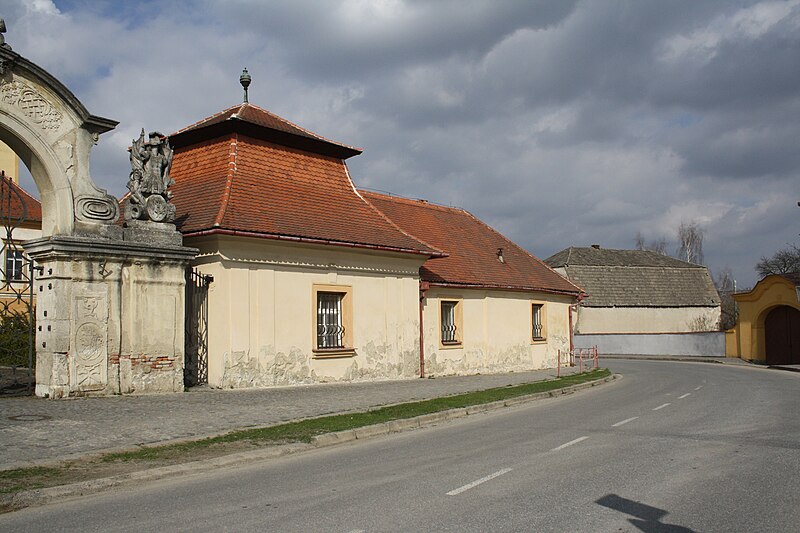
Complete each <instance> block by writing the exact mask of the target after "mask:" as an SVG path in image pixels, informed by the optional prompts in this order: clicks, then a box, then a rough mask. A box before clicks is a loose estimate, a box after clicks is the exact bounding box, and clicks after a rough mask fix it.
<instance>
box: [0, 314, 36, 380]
mask: <svg viewBox="0 0 800 533" xmlns="http://www.w3.org/2000/svg"><path fill="white" fill-rule="evenodd" d="M34 320H35V319H34ZM34 327H35V325H34ZM31 330H32V328H31V322H30V320H29V318H28V315H23V314H17V313H15V314H11V315H7V316H4V317H2V318H0V366H14V365H16V366H22V367H27V366H28V349H29V342H30V341H29V340H28V336H29V335H30V334H31ZM34 360H35V358H34Z"/></svg>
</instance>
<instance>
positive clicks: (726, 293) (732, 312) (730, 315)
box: [713, 267, 739, 331]
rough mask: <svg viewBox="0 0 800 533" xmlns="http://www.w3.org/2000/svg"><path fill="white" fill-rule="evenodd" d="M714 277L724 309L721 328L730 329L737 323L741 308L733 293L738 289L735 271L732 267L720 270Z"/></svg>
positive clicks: (720, 320)
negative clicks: (734, 275)
mask: <svg viewBox="0 0 800 533" xmlns="http://www.w3.org/2000/svg"><path fill="white" fill-rule="evenodd" d="M713 279H714V286H715V287H716V288H717V292H718V293H719V298H720V303H721V311H722V316H721V317H720V319H719V329H721V330H723V331H724V330H728V329H731V328H732V327H733V326H735V325H736V320H737V318H738V316H739V309H738V308H737V307H736V301H735V300H734V299H733V293H734V292H735V291H736V280H734V279H733V272H732V271H731V269H730V267H725V268H722V269H720V270H718V271H717V275H716V276H713Z"/></svg>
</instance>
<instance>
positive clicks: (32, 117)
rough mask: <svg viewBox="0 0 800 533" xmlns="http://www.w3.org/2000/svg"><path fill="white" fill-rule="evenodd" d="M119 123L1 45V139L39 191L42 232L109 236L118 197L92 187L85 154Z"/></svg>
mask: <svg viewBox="0 0 800 533" xmlns="http://www.w3.org/2000/svg"><path fill="white" fill-rule="evenodd" d="M116 125H117V122H116V121H113V120H109V119H106V118H102V117H97V116H94V115H91V114H90V113H89V112H88V111H87V110H86V108H85V107H84V106H83V104H81V103H80V101H78V99H77V98H76V97H75V95H73V94H72V93H71V92H70V91H69V89H67V88H66V87H65V86H64V85H63V84H62V83H61V82H59V81H58V80H57V79H55V78H54V77H53V76H52V75H50V74H49V73H48V72H47V71H45V70H43V69H42V68H40V67H38V66H37V65H35V64H34V63H32V62H30V61H28V60H27V59H25V58H23V57H22V56H20V55H19V54H17V53H15V52H13V51H11V50H10V49H9V48H0V140H2V141H4V142H5V143H6V144H7V145H9V146H10V147H11V148H12V149H13V150H14V151H15V152H16V153H17V155H18V156H19V157H20V159H21V160H22V161H23V163H24V164H25V165H26V166H27V167H28V170H29V171H30V172H31V175H32V176H33V179H34V182H35V183H36V186H37V188H38V189H39V192H40V194H41V202H42V216H43V220H42V235H43V237H49V236H52V235H65V236H69V235H98V236H112V235H115V234H116V233H118V232H119V228H117V227H115V226H114V225H113V224H114V222H115V221H116V220H117V218H118V217H119V205H118V203H117V200H116V198H114V197H113V196H111V195H109V194H108V193H107V192H106V191H105V190H103V189H100V188H98V187H97V185H95V183H94V182H93V181H92V179H91V177H90V175H89V156H90V152H91V149H92V146H93V145H94V144H95V143H96V142H97V140H98V139H99V136H100V134H102V133H104V132H107V131H110V130H112V129H113V128H114V127H116Z"/></svg>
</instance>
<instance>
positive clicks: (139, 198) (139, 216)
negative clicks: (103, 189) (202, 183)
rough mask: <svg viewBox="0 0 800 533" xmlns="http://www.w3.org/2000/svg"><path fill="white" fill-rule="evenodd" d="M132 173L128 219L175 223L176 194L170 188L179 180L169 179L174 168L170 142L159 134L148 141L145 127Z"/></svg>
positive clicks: (134, 153)
mask: <svg viewBox="0 0 800 533" xmlns="http://www.w3.org/2000/svg"><path fill="white" fill-rule="evenodd" d="M129 150H130V153H131V174H130V177H129V178H128V190H129V191H131V195H130V197H129V198H128V205H127V206H126V208H125V219H126V220H148V219H149V220H152V221H154V222H171V221H173V220H175V206H174V205H173V204H171V203H170V201H169V200H170V198H171V197H172V193H171V192H169V191H168V190H167V189H168V188H169V186H170V185H172V184H173V183H175V181H174V180H173V179H172V178H170V177H169V170H170V167H171V166H172V148H171V147H170V145H169V139H167V137H166V136H165V135H163V134H161V133H159V132H157V131H154V132H152V133H150V138H149V140H148V141H147V142H145V138H144V128H142V133H141V135H139V138H138V139H134V140H133V143H132V145H131V147H130V148H129Z"/></svg>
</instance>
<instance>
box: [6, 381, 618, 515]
mask: <svg viewBox="0 0 800 533" xmlns="http://www.w3.org/2000/svg"><path fill="white" fill-rule="evenodd" d="M610 375H611V372H610V371H609V370H607V369H599V370H594V371H591V372H585V373H583V374H575V375H570V376H564V377H562V378H558V379H552V380H547V381H536V382H533V383H526V384H523V385H509V386H506V387H497V388H494V389H487V390H483V391H477V392H468V393H464V394H456V395H453V396H444V397H441V398H433V399H430V400H422V401H418V402H410V403H403V404H398V405H391V406H387V407H380V408H377V409H373V410H370V411H365V412H360V413H348V414H341V415H331V416H323V417H319V418H312V419H308V420H300V421H297V422H288V423H285V424H278V425H275V426H269V427H264V428H254V429H245V430H237V431H232V432H230V433H226V434H224V435H219V436H216V437H209V438H206V439H200V440H196V441H189V442H184V443H177V444H164V445H160V446H153V447H147V448H141V449H138V450H133V451H129V452H121V453H109V454H105V455H103V456H101V457H99V458H97V459H87V460H82V461H69V462H65V463H63V465H60V466H55V467H39V466H37V467H27V468H17V469H13V470H0V495H4V496H6V495H11V494H13V493H16V492H20V491H25V490H32V489H38V488H43V487H53V486H57V485H64V484H67V483H75V482H78V481H85V480H88V479H96V478H98V477H105V476H108V475H113V474H114V473H116V471H120V472H121V471H133V470H136V469H137V467H138V466H139V465H141V466H146V467H150V466H152V465H153V464H161V465H166V464H178V463H181V462H187V461H193V460H196V459H197V458H198V457H199V456H200V455H202V456H204V457H212V456H217V455H223V454H225V453H231V451H232V450H235V449H236V448H235V447H236V446H239V449H241V447H242V446H245V447H248V446H267V445H272V444H284V443H291V442H310V441H311V439H313V438H314V437H315V436H317V435H322V434H325V433H333V432H336V431H344V430H348V429H355V428H360V427H364V426H370V425H373V424H380V423H383V422H389V421H392V420H401V419H405V418H414V417H416V416H421V415H426V414H432V413H438V412H441V411H446V410H448V409H457V408H463V407H470V406H474V405H481V404H486V403H491V402H496V401H500V400H507V399H510V398H516V397H518V396H525V395H529V394H536V393H540V392H549V391H553V390H557V389H563V388H566V387H569V386H572V385H577V384H580V383H586V382H588V381H594V380H598V379H602V378H604V377H607V376H610ZM232 446H233V448H232ZM114 465H118V466H114ZM115 469H116V471H115ZM10 509H11V507H10V504H8V501H0V512H3V511H7V510H10Z"/></svg>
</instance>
